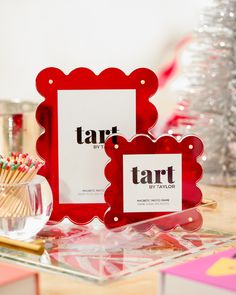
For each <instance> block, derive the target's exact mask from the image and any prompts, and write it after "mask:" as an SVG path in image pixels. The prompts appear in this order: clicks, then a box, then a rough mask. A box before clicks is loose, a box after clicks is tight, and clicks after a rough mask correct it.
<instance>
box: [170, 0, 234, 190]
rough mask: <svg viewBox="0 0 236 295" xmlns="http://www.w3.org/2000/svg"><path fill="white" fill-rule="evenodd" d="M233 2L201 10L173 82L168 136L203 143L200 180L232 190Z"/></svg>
mask: <svg viewBox="0 0 236 295" xmlns="http://www.w3.org/2000/svg"><path fill="white" fill-rule="evenodd" d="M235 53H236V0H213V1H212V2H211V3H210V4H209V6H208V7H206V8H205V9H204V11H203V12H202V14H201V17H200V23H199V26H198V28H197V29H196V31H195V33H194V36H193V41H192V42H191V44H190V45H189V46H188V48H187V49H186V51H185V52H184V53H183V56H182V60H183V65H182V67H183V69H182V74H181V75H180V77H179V78H178V79H177V80H176V81H175V83H174V85H173V86H175V88H176V86H177V89H176V90H175V95H177V96H178V100H179V103H178V108H177V114H178V117H179V118H180V119H179V120H178V126H177V127H174V126H172V127H171V128H170V130H169V133H170V134H175V135H177V136H180V134H181V135H183V134H190V133H191V134H196V135H198V136H199V137H200V138H201V139H202V140H203V142H204V146H205V153H204V155H203V156H202V158H201V161H202V165H203V169H204V175H205V176H204V178H203V179H204V180H205V182H207V183H211V184H219V185H236V58H235V56H236V54H235Z"/></svg>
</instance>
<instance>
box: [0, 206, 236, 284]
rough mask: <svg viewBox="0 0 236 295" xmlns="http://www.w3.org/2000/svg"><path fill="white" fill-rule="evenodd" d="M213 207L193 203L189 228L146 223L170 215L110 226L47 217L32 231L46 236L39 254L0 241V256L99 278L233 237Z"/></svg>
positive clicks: (163, 261)
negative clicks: (197, 216)
mask: <svg viewBox="0 0 236 295" xmlns="http://www.w3.org/2000/svg"><path fill="white" fill-rule="evenodd" d="M215 207H216V202H213V201H212V202H208V203H206V204H203V205H200V206H198V207H197V210H198V212H200V213H201V215H202V218H203V225H202V227H201V228H200V229H198V230H197V231H195V232H189V231H186V230H184V229H183V228H182V227H181V226H178V227H177V228H175V229H172V230H170V231H162V230H161V229H160V228H158V226H156V225H155V226H150V225H151V224H153V223H155V224H157V223H159V222H160V223H161V224H163V223H165V221H166V220H167V219H168V218H170V215H165V216H162V217H158V218H155V219H153V220H146V221H143V222H139V223H135V224H131V225H128V226H126V227H123V228H118V229H116V230H113V231H111V230H107V229H106V228H105V227H104V226H103V225H102V224H101V223H100V222H95V221H93V223H92V224H90V225H86V226H78V225H74V224H72V223H70V222H69V220H64V221H63V222H62V223H60V224H55V223H53V222H51V224H49V225H47V226H46V227H45V228H44V229H43V231H41V232H40V233H39V235H38V238H42V239H44V240H45V241H46V250H45V252H44V254H43V255H42V256H37V255H33V254H29V253H26V252H22V251H17V250H12V249H7V248H4V247H0V257H1V258H4V259H8V260H13V261H15V262H18V263H23V264H26V265H30V266H34V267H36V268H39V269H41V270H50V271H54V272H58V273H64V274H68V275H72V276H75V277H79V278H83V279H87V280H91V281H94V282H99V283H102V282H106V281H110V280H114V279H117V278H120V277H123V276H127V275H130V274H134V273H135V272H138V271H140V270H144V269H147V268H148V267H153V266H157V265H159V266H163V265H165V264H166V263H170V262H172V261H175V260H176V259H177V258H180V257H183V256H186V255H191V254H193V253H198V252H200V251H204V250H207V249H210V248H214V247H216V246H220V245H224V244H226V243H229V242H234V241H236V236H234V232H233V231H232V230H230V232H228V233H226V232H223V231H219V226H218V225H219V220H222V222H224V220H223V218H227V216H225V213H224V212H223V211H222V210H217V208H215ZM191 210H193V209H188V210H185V213H186V214H188V213H191ZM179 214H180V213H173V214H171V217H172V218H177V219H178V218H179ZM190 223H191V220H190Z"/></svg>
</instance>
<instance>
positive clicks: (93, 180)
mask: <svg viewBox="0 0 236 295" xmlns="http://www.w3.org/2000/svg"><path fill="white" fill-rule="evenodd" d="M114 133H120V134H123V135H124V136H126V137H127V138H131V137H132V136H133V135H134V134H135V133H136V90H134V89H128V90H126V89H124V90H123V89H122V90H59V91H58V161H59V192H60V197H59V198H60V199H59V202H60V203H77V204H80V203H104V196H103V194H104V190H105V188H106V186H107V185H108V183H107V181H106V179H105V176H104V168H105V164H106V163H107V161H108V157H107V156H106V154H105V151H104V150H103V149H104V142H105V140H106V138H107V137H108V136H109V135H111V134H114Z"/></svg>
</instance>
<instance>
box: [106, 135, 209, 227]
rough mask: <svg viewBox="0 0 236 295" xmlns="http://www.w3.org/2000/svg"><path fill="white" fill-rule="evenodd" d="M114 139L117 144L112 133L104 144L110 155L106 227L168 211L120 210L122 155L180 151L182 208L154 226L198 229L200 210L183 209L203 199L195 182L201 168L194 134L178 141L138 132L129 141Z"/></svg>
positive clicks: (199, 141) (198, 144)
mask: <svg viewBox="0 0 236 295" xmlns="http://www.w3.org/2000/svg"><path fill="white" fill-rule="evenodd" d="M114 136H116V135H114ZM116 142H117V144H114V143H113V141H112V136H111V137H109V138H108V140H107V141H106V143H105V151H106V153H107V155H108V157H110V162H109V163H108V164H107V166H106V168H105V176H106V178H107V180H108V181H109V182H110V186H108V187H107V189H106V191H105V201H106V202H107V204H108V205H109V209H108V210H107V212H106V213H105V216H104V223H105V225H106V227H108V228H115V227H120V226H125V225H127V224H130V223H135V222H139V221H142V220H145V219H152V218H155V217H159V216H162V215H166V214H169V213H171V212H134V213H133V212H132V213H125V212H123V155H136V154H137V155H138V154H181V155H182V209H183V211H182V212H180V213H178V214H170V215H169V217H168V218H164V219H159V220H158V219H157V221H156V225H157V226H158V227H159V228H161V229H163V230H170V229H172V228H174V227H176V226H177V225H180V226H181V227H183V228H185V229H186V230H196V229H198V228H199V227H200V226H201V224H202V218H201V215H200V213H199V212H198V211H197V210H190V211H189V210H187V211H184V210H185V209H190V208H193V207H195V206H197V205H198V204H200V202H201V200H202V193H201V190H200V189H199V188H198V187H197V185H196V182H197V181H198V180H199V179H200V178H201V176H202V167H201V166H200V164H199V163H198V162H197V157H198V156H199V155H201V153H202V151H203V143H202V141H201V140H200V139H199V138H198V137H196V136H186V137H184V138H183V139H182V140H181V141H177V140H176V139H175V138H174V137H173V136H170V135H164V136H161V137H159V138H158V139H157V140H152V139H151V138H150V137H148V136H147V135H137V136H135V137H134V138H133V139H132V140H131V141H128V140H126V139H125V138H124V137H122V136H119V135H117V136H116ZM189 214H190V215H189ZM153 224H155V220H153V221H152V222H151V223H150V225H153ZM146 226H147V225H145V227H146ZM140 227H142V226H140Z"/></svg>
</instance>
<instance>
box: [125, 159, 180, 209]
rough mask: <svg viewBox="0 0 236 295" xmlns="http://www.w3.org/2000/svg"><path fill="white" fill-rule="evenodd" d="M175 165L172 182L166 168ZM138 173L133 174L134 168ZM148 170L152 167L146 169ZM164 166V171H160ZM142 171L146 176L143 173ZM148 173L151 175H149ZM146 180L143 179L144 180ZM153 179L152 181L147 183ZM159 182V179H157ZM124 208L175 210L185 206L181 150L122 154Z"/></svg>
mask: <svg viewBox="0 0 236 295" xmlns="http://www.w3.org/2000/svg"><path fill="white" fill-rule="evenodd" d="M168 167H173V172H172V176H173V177H171V178H172V179H170V180H171V181H172V182H173V183H169V182H168V176H167V168H168ZM134 168H135V169H136V168H137V169H138V171H137V169H136V171H135V174H136V175H135V177H134V176H133V173H132V171H133V169H134ZM147 170H149V171H147ZM158 170H165V172H164V171H163V173H165V175H160V177H159V175H158V177H157V178H156V174H157V173H160V172H161V171H159V172H156V171H158ZM142 173H143V176H142ZM148 174H149V176H150V177H149V176H147V175H148ZM148 178H149V179H148ZM142 180H143V183H142ZM147 180H151V183H147ZM156 182H157V183H156ZM123 186H124V202H123V204H124V205H123V206H124V208H123V209H124V212H168V211H169V212H172V211H173V212H174V211H180V210H182V159H181V155H180V154H153V155H152V154H151V155H124V156H123Z"/></svg>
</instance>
